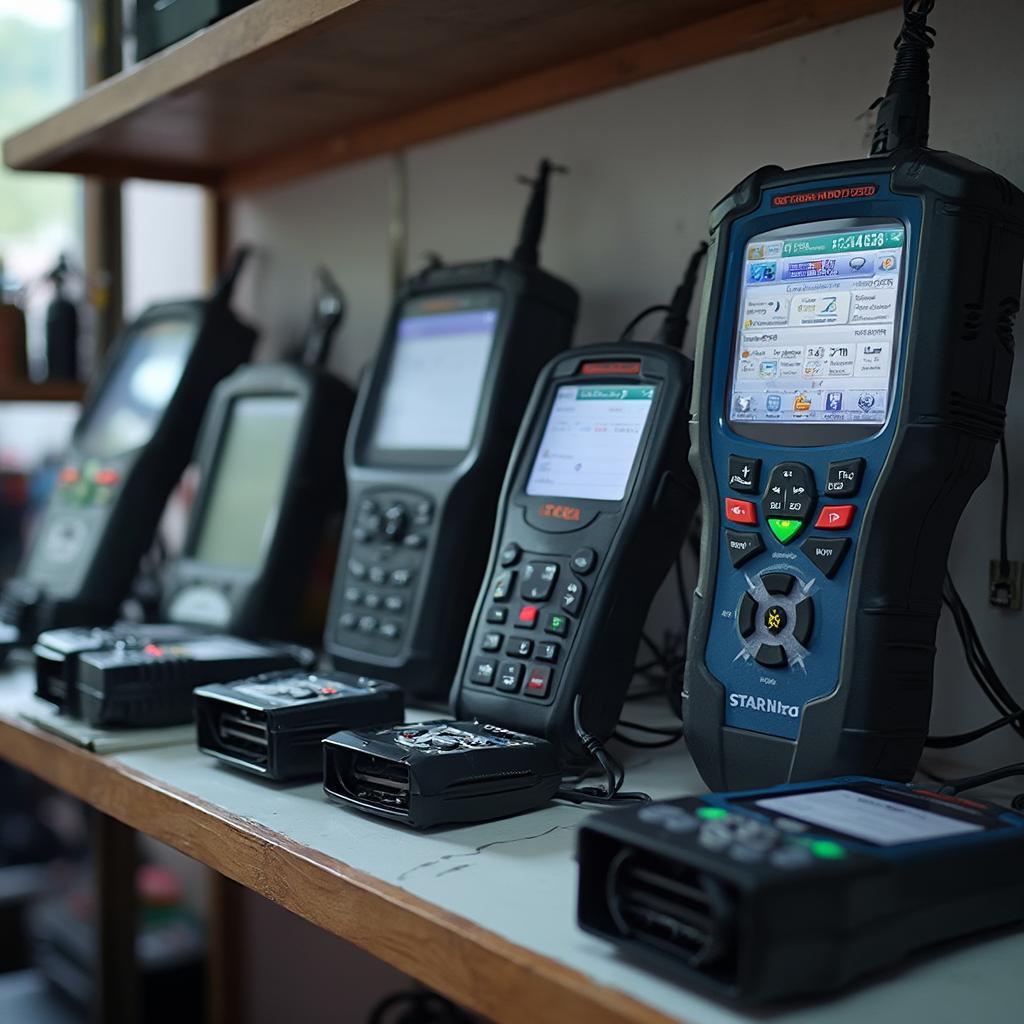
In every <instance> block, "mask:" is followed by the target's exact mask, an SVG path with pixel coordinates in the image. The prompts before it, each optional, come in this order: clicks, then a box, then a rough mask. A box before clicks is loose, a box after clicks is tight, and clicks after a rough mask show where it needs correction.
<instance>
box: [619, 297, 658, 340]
mask: <svg viewBox="0 0 1024 1024" xmlns="http://www.w3.org/2000/svg"><path fill="white" fill-rule="evenodd" d="M668 310H669V307H668V305H667V304H666V303H664V302H659V303H658V304H657V305H655V306H648V307H647V308H646V309H642V310H640V312H639V313H637V315H636V316H635V317H633V319H632V320H630V321H629V323H628V324H626V326H625V327H623V328H622V333H621V334H620V335H619V341H629V340H630V338H631V337H632V334H633V331H635V330H636V328H637V327H638V326H639V325H640V322H641V321H643V320H646V319H647V318H648V317H649V316H654V314H655V313H667V312H668Z"/></svg>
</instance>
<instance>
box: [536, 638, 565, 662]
mask: <svg viewBox="0 0 1024 1024" xmlns="http://www.w3.org/2000/svg"><path fill="white" fill-rule="evenodd" d="M560 651H561V648H560V647H559V645H558V644H555V643H548V642H547V641H541V642H540V643H538V644H537V660H538V661H549V662H556V661H558V655H559V652H560Z"/></svg>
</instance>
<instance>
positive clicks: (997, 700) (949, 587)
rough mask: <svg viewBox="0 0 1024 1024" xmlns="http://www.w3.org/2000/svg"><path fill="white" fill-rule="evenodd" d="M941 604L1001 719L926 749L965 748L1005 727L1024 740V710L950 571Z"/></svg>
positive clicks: (935, 741)
mask: <svg viewBox="0 0 1024 1024" xmlns="http://www.w3.org/2000/svg"><path fill="white" fill-rule="evenodd" d="M942 600H943V602H944V603H945V605H946V607H947V608H948V609H949V611H950V613H951V614H952V616H953V623H954V625H955V626H956V630H957V633H958V634H959V636H960V640H961V642H962V644H963V647H964V657H965V659H966V661H967V667H968V669H970V672H971V675H972V676H973V677H974V679H975V681H976V682H977V684H978V686H979V687H980V688H981V691H982V693H984V694H985V696H986V697H987V698H988V700H989V702H990V703H991V704H992V706H993V707H994V708H995V709H996V711H997V712H998V714H999V718H998V719H997V720H996V721H994V722H989V723H988V724H987V725H984V726H982V727H981V728H980V729H974V730H972V731H971V732H966V733H961V734H959V735H956V736H937V737H929V738H928V739H927V740H926V741H925V744H926V746H929V747H940V748H949V747H956V746H962V745H963V744H965V743H971V742H973V741H974V740H975V739H980V738H981V736H986V735H988V733H990V732H994V731H995V730H996V729H1000V728H1003V727H1004V726H1010V727H1011V728H1012V729H1013V730H1014V731H1015V732H1016V733H1017V734H1018V735H1019V736H1021V737H1022V738H1024V708H1022V707H1021V706H1020V704H1018V703H1017V701H1016V700H1015V699H1014V697H1013V695H1012V694H1011V693H1010V691H1009V690H1008V689H1007V687H1006V684H1005V683H1004V682H1003V681H1002V679H1001V678H1000V676H999V674H998V673H997V672H996V670H995V667H994V666H993V664H992V661H991V659H990V658H989V656H988V653H987V651H986V650H985V647H984V645H983V644H982V641H981V637H980V636H979V634H978V630H977V627H976V626H975V625H974V620H973V619H972V618H971V614H970V612H969V611H968V610H967V606H966V605H965V604H964V601H963V598H962V597H961V596H960V592H959V591H958V590H957V588H956V585H955V584H954V582H953V577H952V576H951V575H950V574H949V572H948V571H947V573H946V579H945V582H944V583H943V590H942Z"/></svg>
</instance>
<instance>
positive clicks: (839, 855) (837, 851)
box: [809, 839, 846, 860]
mask: <svg viewBox="0 0 1024 1024" xmlns="http://www.w3.org/2000/svg"><path fill="white" fill-rule="evenodd" d="M809 845H810V848H811V853H813V854H814V856H815V857H821V859H822V860H842V859H843V857H845V856H846V850H844V849H843V848H842V846H840V845H839V843H833V842H832V840H831V839H815V840H814V841H813V842H812V843H810V844H809Z"/></svg>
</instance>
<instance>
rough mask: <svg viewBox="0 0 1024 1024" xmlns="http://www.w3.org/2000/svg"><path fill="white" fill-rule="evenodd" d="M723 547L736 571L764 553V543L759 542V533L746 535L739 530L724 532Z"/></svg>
mask: <svg viewBox="0 0 1024 1024" xmlns="http://www.w3.org/2000/svg"><path fill="white" fill-rule="evenodd" d="M725 546H726V549H727V550H728V552H729V561H731V562H732V564H733V567H734V568H736V569H738V568H739V567H740V566H741V565H743V563H744V562H749V561H750V559H751V558H753V557H754V556H755V555H759V554H760V553H761V552H762V551H764V541H763V540H761V535H760V534H759V533H746V532H744V531H741V530H726V531H725Z"/></svg>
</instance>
